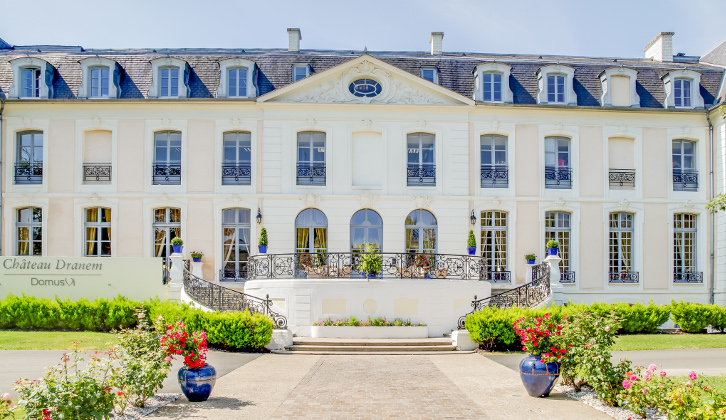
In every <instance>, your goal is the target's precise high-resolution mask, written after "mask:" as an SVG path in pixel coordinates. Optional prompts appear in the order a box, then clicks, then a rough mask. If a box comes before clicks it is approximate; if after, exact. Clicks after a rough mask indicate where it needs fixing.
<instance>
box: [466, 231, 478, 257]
mask: <svg viewBox="0 0 726 420" xmlns="http://www.w3.org/2000/svg"><path fill="white" fill-rule="evenodd" d="M466 250H467V251H468V252H469V255H474V254H475V253H476V237H474V231H473V230H471V229H470V230H469V237H468V238H467V239H466Z"/></svg>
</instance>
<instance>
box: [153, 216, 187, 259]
mask: <svg viewBox="0 0 726 420" xmlns="http://www.w3.org/2000/svg"><path fill="white" fill-rule="evenodd" d="M176 237H181V209H174V208H166V209H155V210H154V256H155V257H168V256H170V255H171V240H172V239H174V238H176Z"/></svg>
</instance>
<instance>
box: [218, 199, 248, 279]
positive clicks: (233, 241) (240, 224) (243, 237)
mask: <svg viewBox="0 0 726 420" xmlns="http://www.w3.org/2000/svg"><path fill="white" fill-rule="evenodd" d="M222 248H223V252H224V261H223V262H222V267H223V269H222V279H223V280H237V279H244V278H247V259H248V257H249V255H250V211H249V209H227V210H223V211H222Z"/></svg>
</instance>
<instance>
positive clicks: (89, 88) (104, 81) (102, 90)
mask: <svg viewBox="0 0 726 420" xmlns="http://www.w3.org/2000/svg"><path fill="white" fill-rule="evenodd" d="M79 63H80V64H81V75H82V76H81V77H82V80H83V83H81V84H80V85H79V86H78V98H83V99H86V98H90V99H109V98H118V97H119V96H120V95H121V87H120V86H119V83H120V82H121V72H122V70H121V66H120V65H119V64H118V63H117V62H115V61H114V60H111V59H109V58H104V57H98V56H95V57H88V58H84V59H83V60H81V61H79ZM153 71H156V72H157V73H158V69H156V70H153ZM155 79H158V77H155Z"/></svg>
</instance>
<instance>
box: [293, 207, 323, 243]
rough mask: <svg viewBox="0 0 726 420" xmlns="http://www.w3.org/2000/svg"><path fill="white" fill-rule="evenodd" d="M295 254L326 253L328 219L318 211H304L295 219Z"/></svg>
mask: <svg viewBox="0 0 726 420" xmlns="http://www.w3.org/2000/svg"><path fill="white" fill-rule="evenodd" d="M295 232H296V239H295V243H296V247H295V251H296V252H297V253H314V252H319V253H326V252H328V218H327V217H326V216H325V213H323V212H322V211H320V210H318V209H305V210H303V211H301V212H300V214H298V215H297V218H296V219H295Z"/></svg>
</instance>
